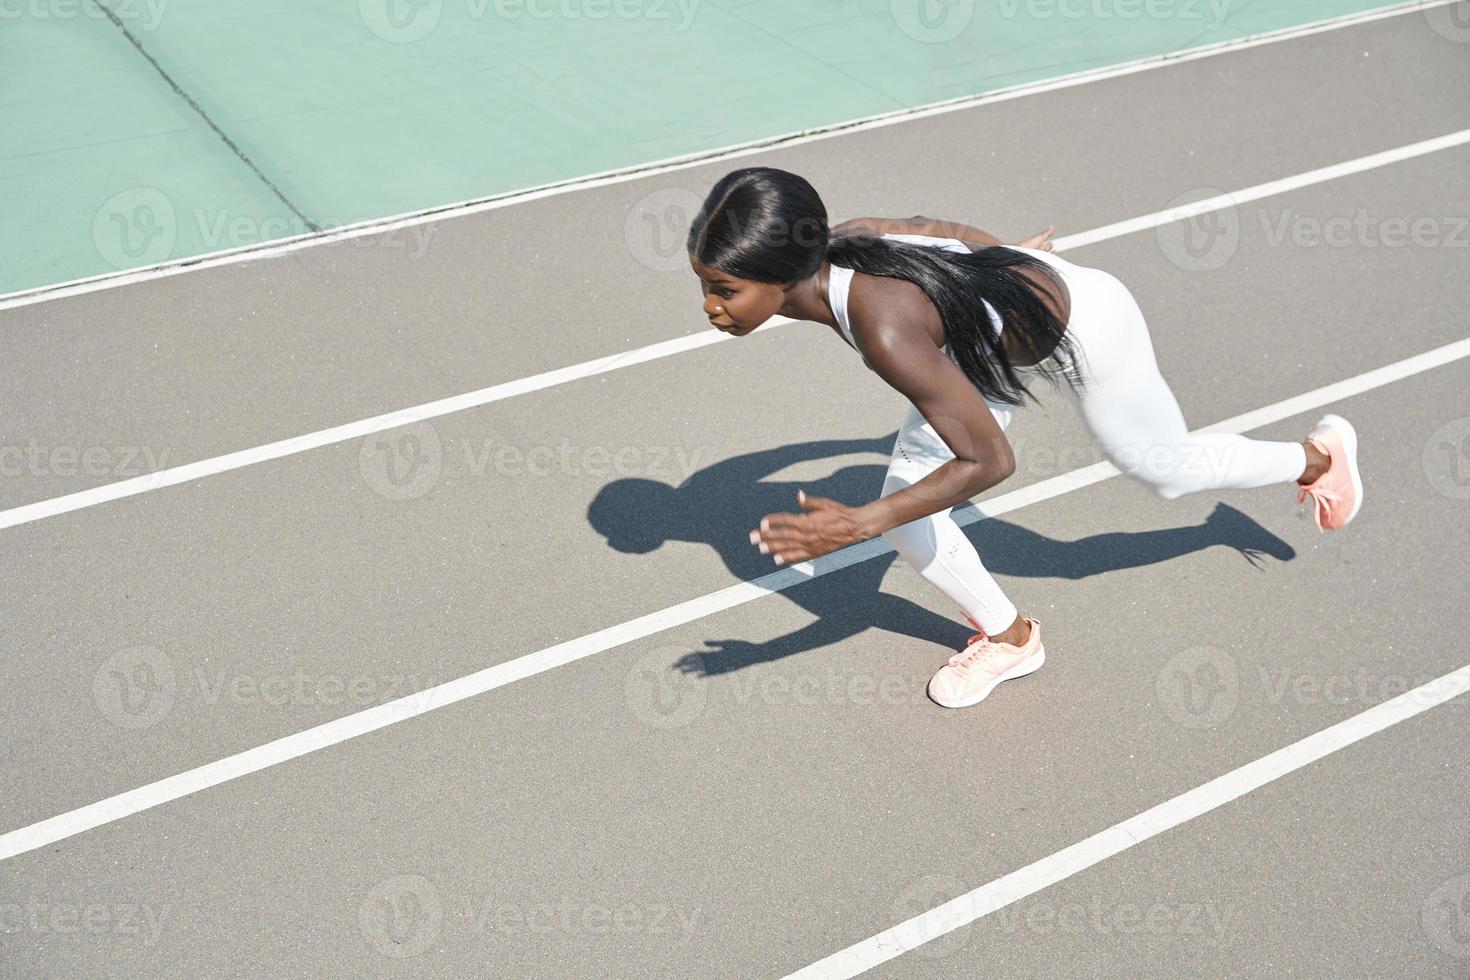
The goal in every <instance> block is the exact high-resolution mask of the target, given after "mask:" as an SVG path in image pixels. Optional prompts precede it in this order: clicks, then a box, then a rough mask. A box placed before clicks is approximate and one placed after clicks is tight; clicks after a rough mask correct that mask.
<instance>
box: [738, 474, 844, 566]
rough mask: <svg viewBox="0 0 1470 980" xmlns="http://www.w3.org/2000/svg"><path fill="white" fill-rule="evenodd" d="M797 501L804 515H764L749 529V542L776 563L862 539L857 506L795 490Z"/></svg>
mask: <svg viewBox="0 0 1470 980" xmlns="http://www.w3.org/2000/svg"><path fill="white" fill-rule="evenodd" d="M796 502H797V503H798V504H800V505H801V506H802V508H803V509H804V510H805V511H806V513H805V514H767V515H766V516H765V517H763V518H761V526H760V530H758V531H751V532H750V543H751V544H754V545H758V546H760V549H761V553H762V554H769V555H770V556H771V557H772V558H774V559H776V564H777V565H784V564H789V563H791V562H798V561H806V560H807V559H809V558H820V557H821V556H822V555H825V554H827V553H829V552H833V551H836V550H837V549H838V548H845V547H846V546H848V545H850V544H855V543H856V542H858V541H862V540H863V536H862V534H861V532H860V528H859V524H858V519H857V516H856V508H853V507H848V506H847V505H846V504H841V503H838V502H837V501H835V500H828V499H827V498H826V497H808V496H807V495H806V493H805V492H804V491H801V490H798V491H796Z"/></svg>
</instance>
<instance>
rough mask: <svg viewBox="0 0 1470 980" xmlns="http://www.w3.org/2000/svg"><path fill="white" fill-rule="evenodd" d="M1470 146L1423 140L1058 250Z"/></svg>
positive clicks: (1464, 138)
mask: <svg viewBox="0 0 1470 980" xmlns="http://www.w3.org/2000/svg"><path fill="white" fill-rule="evenodd" d="M1466 143H1470V129H1462V130H1460V131H1459V132H1458V133H1447V134H1445V135H1444V136H1436V137H1434V138H1433V139H1427V140H1420V141H1419V142H1418V143H1410V144H1408V145H1407V146H1398V147H1394V148H1393V149H1391V150H1384V151H1383V152H1382V153H1370V154H1369V155H1368V156H1365V157H1358V158H1357V159H1356V160H1344V161H1343V162H1342V163H1334V164H1331V165H1329V166H1326V167H1319V168H1318V169H1316V170H1308V171H1307V172H1306V173H1300V174H1297V175H1295V176H1293V177H1283V178H1281V179H1280V180H1272V181H1267V182H1266V183H1264V184H1257V185H1255V186H1254V187H1247V188H1245V189H1244V190H1239V191H1231V192H1229V193H1226V194H1219V195H1216V196H1215V197H1207V198H1205V199H1203V200H1200V201H1194V202H1191V203H1189V204H1181V205H1179V206H1177V207H1173V208H1169V209H1167V210H1164V211H1159V212H1157V213H1155V214H1146V215H1144V216H1142V217H1140V218H1129V219H1128V220H1127V221H1119V222H1116V223H1114V224H1111V225H1104V226H1103V227H1101V228H1094V229H1093V230H1091V231H1084V232H1079V233H1078V234H1076V235H1069V236H1067V237H1065V238H1058V239H1056V240H1055V242H1054V244H1055V245H1056V247H1057V248H1059V249H1060V248H1063V247H1065V248H1080V247H1081V246H1083V245H1092V244H1093V243H1095V242H1102V241H1107V240H1108V239H1110V238H1119V237H1121V236H1123V235H1131V234H1133V233H1134V232H1136V231H1149V230H1151V229H1153V228H1157V227H1159V226H1160V225H1166V224H1169V223H1170V222H1172V221H1185V220H1187V219H1189V218H1193V217H1197V216H1198V215H1201V214H1205V213H1207V212H1210V211H1224V210H1226V209H1228V208H1232V207H1235V206H1236V205H1240V204H1247V203H1249V202H1251V201H1259V200H1260V199H1261V198H1263V197H1271V196H1273V195H1276V194H1285V193H1287V192H1288V191H1294V190H1298V189H1300V188H1302V187H1310V186H1311V185H1313V184H1321V183H1323V182H1325V181H1329V180H1336V179H1337V178H1338V177H1346V176H1348V175H1350V174H1360V173H1362V172H1363V171H1365V170H1373V169H1376V168H1378V167H1386V166H1388V165H1389V164H1391V163H1399V162H1400V161H1403V160H1409V159H1412V158H1414V157H1421V156H1424V155H1425V154H1426V153H1434V152H1436V151H1438V150H1447V149H1450V148H1451V147H1455V146H1464V145H1465V144H1466Z"/></svg>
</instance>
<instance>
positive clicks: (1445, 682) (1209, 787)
mask: <svg viewBox="0 0 1470 980" xmlns="http://www.w3.org/2000/svg"><path fill="white" fill-rule="evenodd" d="M1467 690H1470V664H1467V665H1466V666H1464V667H1461V668H1459V669H1458V670H1454V671H1451V672H1450V673H1448V674H1445V675H1444V676H1443V677H1439V678H1436V679H1435V680H1432V681H1430V682H1429V683H1427V684H1424V685H1422V686H1420V687H1416V688H1414V689H1413V690H1412V691H1408V692H1406V693H1404V694H1400V695H1399V696H1398V697H1396V698H1394V699H1393V700H1391V701H1385V702H1383V703H1382V704H1377V705H1374V706H1373V707H1371V708H1369V709H1368V710H1366V711H1363V712H1361V713H1359V714H1356V715H1353V716H1352V717H1351V718H1348V719H1346V720H1345V721H1340V722H1338V723H1337V724H1335V725H1332V726H1331V727H1328V728H1324V729H1323V730H1322V731H1320V732H1317V733H1316V734H1313V735H1308V736H1307V737H1306V738H1304V739H1302V740H1301V741H1299V742H1294V743H1292V744H1291V745H1288V746H1286V747H1285V748H1282V749H1277V750H1276V751H1275V752H1272V753H1271V754H1270V755H1267V756H1263V757H1261V758H1259V759H1257V760H1256V761H1254V762H1250V763H1247V764H1246V765H1243V766H1241V767H1240V768H1239V769H1234V770H1231V771H1230V772H1227V773H1226V774H1225V775H1223V776H1219V777H1216V778H1215V779H1212V780H1210V781H1209V782H1208V783H1205V784H1204V785H1202V786H1197V787H1195V788H1194V789H1192V790H1189V791H1188V792H1186V793H1181V794H1180V795H1178V796H1176V797H1174V798H1173V799H1172V800H1167V801H1165V802H1163V803H1160V804H1159V805H1158V806H1155V807H1153V808H1151V809H1148V810H1145V811H1144V812H1142V813H1140V814H1138V815H1137V816H1134V817H1130V818H1128V819H1127V820H1124V821H1122V822H1121V823H1117V824H1114V825H1113V826H1111V827H1109V828H1108V829H1107V830H1104V831H1101V832H1100V833H1097V834H1094V835H1092V836H1091V837H1089V838H1087V839H1086V840H1083V841H1079V842H1078V843H1076V844H1073V845H1072V846H1071V847H1067V848H1064V849H1062V850H1060V851H1057V852H1056V853H1055V854H1052V855H1050V856H1049V857H1045V858H1042V859H1041V860H1039V861H1036V862H1034V863H1032V864H1028V865H1026V867H1024V868H1021V869H1019V870H1017V871H1012V872H1011V873H1010V874H1008V875H1005V876H1004V877H1001V878H997V879H996V880H994V881H992V882H990V883H989V884H986V885H982V886H980V887H979V888H976V889H974V890H973V891H969V892H966V893H965V894H963V895H960V896H958V897H956V898H953V899H951V900H950V901H948V902H945V903H944V904H943V905H939V906H936V907H935V908H932V909H930V910H928V911H927V912H921V913H920V914H919V915H916V916H914V917H913V918H912V919H908V920H906V921H904V922H901V923H899V924H898V925H896V926H894V927H893V928H891V929H887V930H885V931H883V932H880V933H879V934H878V935H876V936H873V937H872V938H870V939H865V940H863V941H862V942H860V943H855V944H853V945H852V946H849V947H847V948H846V949H844V950H841V951H839V952H836V953H833V954H832V955H831V956H828V957H826V958H825V959H821V960H818V961H817V962H816V963H813V964H811V965H810V966H807V967H804V968H803V969H800V970H797V971H796V972H795V973H792V974H789V975H788V978H787V980H845V978H848V977H855V976H857V975H858V974H860V973H865V972H867V971H868V970H871V969H872V968H873V967H875V966H878V965H879V964H880V963H885V962H887V961H888V960H891V959H893V958H894V957H896V956H899V955H902V954H903V953H906V952H908V951H909V950H912V949H914V948H916V947H918V946H921V945H923V944H924V943H927V942H929V941H930V940H932V939H937V938H938V937H940V936H942V935H944V934H945V933H948V932H951V931H952V930H954V929H958V928H959V927H961V926H964V925H968V924H969V923H971V922H975V921H976V920H978V919H981V918H984V917H985V916H987V915H989V914H991V913H992V912H995V911H996V910H998V909H1002V908H1005V907H1006V906H1007V905H1010V904H1011V903H1013V902H1018V901H1020V900H1021V899H1023V898H1026V897H1027V896H1029V895H1034V894H1035V893H1036V892H1039V891H1041V890H1042V889H1043V888H1046V887H1047V886H1049V885H1054V884H1056V883H1057V882H1059V881H1062V880H1064V879H1066V878H1069V877H1071V876H1072V875H1075V874H1077V873H1078V872H1080V871H1085V870H1086V869H1088V868H1090V867H1092V866H1093V865H1094V864H1098V863H1100V862H1102V861H1105V860H1107V859H1108V858H1110V857H1112V856H1113V855H1115V854H1119V853H1121V852H1123V851H1126V850H1128V849H1129V848H1131V847H1134V846H1136V845H1138V844H1141V843H1143V842H1144V841H1146V840H1148V839H1149V838H1150V837H1154V836H1156V835H1158V834H1161V833H1163V832H1164V831H1166V830H1169V829H1170V828H1173V827H1177V826H1179V825H1180V824H1182V823H1185V822H1187V821H1189V820H1193V819H1194V818H1195V817H1198V816H1200V815H1202V814H1205V813H1209V812H1210V811H1211V810H1214V809H1216V808H1218V807H1221V806H1224V805H1225V804H1226V803H1229V802H1230V801H1231V800H1235V799H1238V798H1239V797H1242V796H1244V795H1245V794H1246V793H1249V792H1251V791H1252V790H1255V789H1259V788H1260V787H1262V786H1264V785H1266V784H1267V783H1269V782H1272V781H1273V780H1276V779H1280V778H1281V777H1282V776H1285V775H1287V774H1288V773H1292V772H1295V771H1296V770H1298V769H1300V768H1302V767H1303V766H1306V765H1309V764H1311V763H1313V762H1316V761H1317V760H1318V759H1321V758H1323V757H1324V756H1328V755H1331V754H1332V753H1333V752H1336V751H1337V750H1339V749H1341V748H1345V747H1346V746H1349V745H1352V744H1353V743H1354V742H1358V741H1361V740H1362V739H1365V738H1367V737H1368V736H1370V735H1373V734H1375V733H1376V732H1380V731H1382V730H1383V729H1385V728H1388V727H1390V726H1392V725H1396V724H1398V723H1399V722H1401V721H1404V720H1405V719H1408V718H1412V717H1414V716H1415V715H1418V714H1421V713H1423V712H1425V711H1428V710H1429V709H1430V708H1433V707H1435V706H1436V705H1440V704H1444V703H1445V702H1446V701H1449V700H1450V699H1452V698H1456V697H1459V696H1460V695H1462V694H1464V693H1465V692H1466V691H1467Z"/></svg>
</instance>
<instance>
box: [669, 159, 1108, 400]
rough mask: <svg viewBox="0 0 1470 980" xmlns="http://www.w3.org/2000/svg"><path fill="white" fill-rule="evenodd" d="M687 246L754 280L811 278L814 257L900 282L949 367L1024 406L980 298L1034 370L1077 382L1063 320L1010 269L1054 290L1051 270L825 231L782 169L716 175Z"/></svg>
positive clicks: (986, 251) (1015, 259)
mask: <svg viewBox="0 0 1470 980" xmlns="http://www.w3.org/2000/svg"><path fill="white" fill-rule="evenodd" d="M688 250H689V254H690V255H692V256H694V257H695V258H697V259H698V260H699V261H700V262H703V263H704V264H705V265H707V266H710V267H711V268H714V269H719V270H720V271H721V272H724V273H726V274H728V275H732V276H736V277H738V278H740V279H750V280H752V281H754V282H766V283H779V284H782V285H785V284H789V283H792V282H797V281H799V280H801V279H805V278H807V277H808V276H811V275H813V274H815V273H816V271H817V270H818V269H820V268H821V266H822V262H823V261H827V262H831V263H832V264H833V265H838V266H843V267H845V268H849V269H854V270H856V271H858V272H865V273H867V274H868V275H873V276H887V277H889V278H892V279H906V280H908V281H909V282H911V283H913V284H914V285H916V286H918V287H919V288H920V289H922V290H923V291H924V295H926V296H928V297H929V300H930V302H932V303H933V304H934V306H935V307H936V308H937V309H938V310H939V316H940V318H941V319H942V320H943V322H944V336H945V341H946V343H948V344H949V349H950V351H951V352H953V354H954V357H955V361H956V363H957V364H958V365H959V367H960V370H961V371H963V372H964V373H965V375H966V376H967V377H968V378H969V379H970V381H971V382H973V383H974V385H975V387H977V388H978V389H979V390H980V391H981V393H982V394H984V395H985V396H986V397H987V398H990V399H992V400H994V401H997V402H1002V403H1004V404H1008V405H1021V404H1024V399H1025V398H1026V397H1029V398H1031V399H1032V400H1033V401H1035V400H1036V397H1035V396H1034V395H1032V394H1031V390H1030V389H1029V388H1027V387H1026V385H1025V383H1024V382H1023V381H1022V380H1021V378H1020V376H1019V375H1018V374H1017V373H1016V366H1014V365H1012V364H1011V361H1010V357H1009V355H1008V353H1007V352H1006V349H1005V347H1003V346H1002V345H1001V344H1000V338H999V333H998V332H997V331H996V330H995V327H994V325H993V324H992V323H991V321H990V317H988V316H986V315H985V313H984V309H985V307H984V303H983V302H982V301H984V302H988V303H989V304H990V305H991V306H992V307H994V308H995V311H996V312H997V313H998V314H1000V317H1001V321H1002V323H1003V325H1004V329H1005V330H1006V331H1010V332H1013V333H1014V334H1015V335H1016V336H1018V337H1020V339H1021V341H1022V346H1023V347H1025V348H1026V349H1027V350H1028V351H1029V352H1030V353H1031V355H1032V357H1033V359H1036V360H1037V361H1038V363H1037V365H1036V367H1035V369H1036V371H1037V372H1038V373H1040V374H1042V375H1043V376H1045V377H1047V378H1048V379H1049V380H1051V381H1052V383H1053V384H1055V382H1056V377H1057V376H1058V375H1059V374H1060V375H1061V376H1063V377H1065V378H1066V379H1067V381H1068V383H1070V384H1072V385H1074V386H1075V385H1077V384H1079V383H1080V380H1081V379H1080V375H1079V373H1078V372H1077V370H1076V356H1077V350H1076V348H1075V346H1074V344H1073V343H1072V339H1071V338H1070V337H1069V336H1067V326H1066V324H1065V323H1063V322H1062V321H1061V319H1060V318H1059V317H1057V316H1056V314H1054V313H1053V312H1052V311H1051V309H1050V308H1049V307H1048V306H1047V305H1046V303H1044V302H1043V301H1042V299H1041V298H1040V297H1039V296H1038V295H1037V293H1036V286H1035V284H1034V283H1033V282H1032V281H1031V280H1030V279H1028V278H1027V277H1026V276H1024V275H1022V274H1021V273H1020V272H1019V271H1018V270H1020V269H1027V270H1034V272H1035V273H1038V274H1039V275H1040V277H1041V278H1042V279H1043V281H1045V282H1047V283H1048V284H1050V285H1051V286H1052V287H1053V288H1054V289H1055V290H1057V293H1058V295H1060V291H1061V281H1060V277H1059V276H1058V274H1057V272H1056V270H1055V269H1053V268H1052V267H1051V266H1049V265H1047V264H1046V263H1045V262H1043V261H1041V260H1040V259H1037V258H1035V257H1033V256H1030V255H1026V254H1025V253H1023V252H1017V251H1014V250H1012V249H1008V248H1005V247H1002V246H993V247H990V248H983V249H981V250H980V251H978V252H969V253H965V252H958V251H951V250H949V249H943V248H934V247H929V246H925V245H919V244H917V243H914V242H901V241H895V240H893V239H889V238H882V237H879V236H877V235H875V234H871V233H858V234H841V235H838V236H837V237H833V236H832V234H831V231H830V229H828V227H827V208H826V206H825V205H823V204H822V199H821V198H820V197H819V196H818V195H817V192H816V190H815V189H813V187H812V185H811V184H809V183H807V181H806V180H805V179H804V178H802V177H799V176H797V175H796V174H793V173H788V172H787V171H785V170H777V169H775V168H772V167H747V168H745V169H743V170H734V171H731V172H730V173H728V174H726V175H725V176H724V177H722V178H721V179H720V181H719V183H717V184H715V186H714V187H713V188H712V189H711V190H710V192H709V195H708V196H707V197H706V198H705V201H704V205H703V206H702V207H701V208H700V210H699V214H698V215H697V216H696V217H695V219H694V222H693V224H692V225H691V226H690V228H689V238H688ZM982 344H983V345H984V346H983V347H982ZM987 347H988V348H989V349H990V351H991V352H992V353H990V354H989V355H987V354H986V353H984V350H985V348H987Z"/></svg>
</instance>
